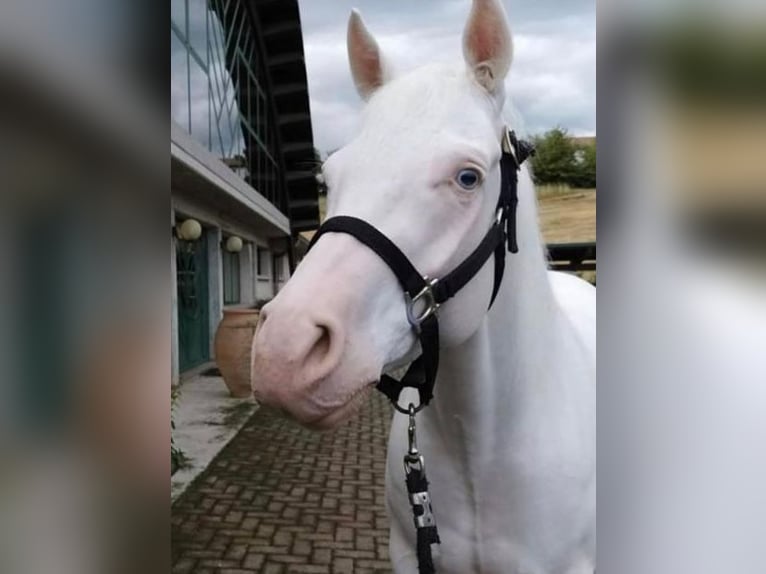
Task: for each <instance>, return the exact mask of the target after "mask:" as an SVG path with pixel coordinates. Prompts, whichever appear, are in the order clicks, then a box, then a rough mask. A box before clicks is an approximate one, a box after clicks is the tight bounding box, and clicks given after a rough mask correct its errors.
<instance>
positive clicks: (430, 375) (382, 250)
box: [309, 130, 534, 414]
mask: <svg viewBox="0 0 766 574" xmlns="http://www.w3.org/2000/svg"><path fill="white" fill-rule="evenodd" d="M532 154H534V148H533V147H532V145H531V144H529V143H527V142H525V141H519V140H517V139H516V135H515V134H514V132H513V131H509V130H504V134H503V141H502V157H501V159H500V172H501V178H502V179H501V183H500V197H499V198H498V202H497V209H496V214H495V219H494V220H493V222H492V224H491V226H490V228H489V231H487V234H486V235H485V236H484V238H483V239H482V240H481V242H480V243H479V245H478V246H477V247H476V249H474V250H473V252H472V253H471V254H470V255H469V256H468V257H466V258H465V259H464V260H463V262H462V263H460V265H458V266H457V267H456V268H455V269H453V270H452V271H451V272H449V273H447V274H446V275H444V276H443V277H441V278H438V279H431V278H429V277H426V276H424V275H421V274H420V273H419V272H418V270H417V269H415V267H414V265H412V263H411V262H410V260H409V259H408V258H407V256H406V255H405V254H404V253H403V252H402V251H401V249H399V248H398V247H397V246H396V245H395V244H394V243H393V242H392V241H391V240H390V239H389V238H388V237H386V236H385V235H384V234H383V233H381V232H380V231H378V230H377V229H376V228H375V227H373V226H372V225H370V224H369V223H367V222H366V221H364V220H362V219H358V218H356V217H351V216H348V215H339V216H336V217H331V218H330V219H328V220H327V221H325V222H324V223H323V224H322V225H321V227H320V228H319V230H318V231H317V232H316V234H315V235H314V237H313V238H312V240H311V243H310V244H309V249H311V248H312V247H313V246H314V245H315V244H316V242H317V241H318V240H319V238H320V237H321V236H322V235H324V234H325V233H347V234H348V235H351V236H353V237H354V238H356V239H357V240H358V241H360V242H361V243H364V244H365V245H366V246H367V247H369V248H370V249H371V250H372V251H374V252H375V253H376V254H377V255H378V257H380V258H381V259H382V260H383V261H384V262H385V263H386V265H388V266H389V268H390V269H391V271H393V272H394V274H395V275H396V278H397V279H398V280H399V284H400V285H401V286H402V289H403V290H404V294H405V299H406V302H407V308H406V309H407V319H408V320H409V322H410V325H412V328H413V329H414V331H415V332H416V333H417V335H418V337H419V339H420V346H421V349H422V353H421V355H420V356H419V357H418V358H417V359H415V360H414V361H413V362H412V364H411V365H410V368H409V369H408V370H407V372H406V373H405V375H404V376H403V377H402V379H401V380H396V379H394V378H393V377H391V376H389V375H386V374H383V375H381V378H380V381H379V382H378V385H377V388H378V390H379V391H381V392H382V393H383V394H384V395H386V396H387V397H388V398H389V399H390V400H391V402H392V403H393V405H394V407H396V409H397V410H398V411H399V412H401V413H404V414H411V411H410V410H408V409H405V408H403V407H401V406H400V405H399V403H398V400H399V395H400V394H401V392H402V390H403V389H404V388H405V387H412V388H415V389H417V390H418V394H419V396H420V404H419V405H418V406H417V407H415V412H418V411H419V410H421V409H422V408H423V407H424V406H426V405H427V404H428V403H429V402H430V401H431V399H432V398H433V390H434V384H435V382H436V373H437V371H438V368H439V323H438V319H437V312H438V310H439V307H440V306H441V305H442V304H443V303H444V302H445V301H447V300H449V299H450V298H452V297H454V296H455V294H456V293H457V292H458V291H460V289H462V288H463V287H465V286H466V285H467V284H468V282H469V281H470V280H471V279H473V278H474V276H475V275H476V274H477V273H478V272H479V270H480V269H481V268H482V267H483V266H484V264H485V263H486V262H487V260H488V259H489V258H490V257H491V256H492V254H494V255H495V282H494V286H493V288H492V298H491V300H490V304H489V306H490V307H492V303H494V301H495V297H497V293H498V291H499V290H500V284H501V283H502V280H503V273H504V271H505V251H506V246H507V249H508V251H510V252H511V253H516V252H518V245H517V244H516V205H517V204H518V181H519V180H518V172H519V170H520V169H521V164H522V163H524V161H525V160H526V159H527V158H528V157H529V156H530V155H532ZM421 302H422V304H421ZM420 305H422V306H423V308H422V310H420V311H416V307H417V306H420Z"/></svg>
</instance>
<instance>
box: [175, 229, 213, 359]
mask: <svg viewBox="0 0 766 574" xmlns="http://www.w3.org/2000/svg"><path fill="white" fill-rule="evenodd" d="M176 274H177V277H176V280H177V283H178V362H179V369H180V371H181V372H183V371H186V370H188V369H191V368H192V367H196V366H197V365H200V364H202V363H204V362H206V361H208V360H210V324H209V309H208V295H207V292H208V289H207V287H208V268H207V241H206V237H205V234H204V233H203V234H202V236H201V237H200V238H199V239H198V240H197V241H182V240H180V239H179V240H178V241H177V243H176Z"/></svg>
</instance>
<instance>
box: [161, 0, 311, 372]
mask: <svg viewBox="0 0 766 574" xmlns="http://www.w3.org/2000/svg"><path fill="white" fill-rule="evenodd" d="M170 42H171V99H172V103H171V115H172V127H171V163H172V167H171V199H172V203H171V227H172V229H173V233H172V234H171V235H172V243H173V254H174V255H173V257H172V262H171V265H172V275H173V280H174V281H173V315H172V337H173V343H172V349H173V360H172V365H173V367H172V369H173V380H174V382H175V381H177V379H178V376H179V374H180V373H183V372H184V371H187V370H189V369H191V368H194V367H196V366H199V365H200V364H203V363H205V362H207V361H209V360H211V359H213V358H214V356H213V346H212V345H213V335H214V333H215V330H216V328H217V326H218V322H219V320H220V318H221V316H222V311H223V309H224V308H225V307H228V306H252V305H254V304H256V302H261V301H264V300H267V299H270V298H271V297H273V296H274V294H275V293H276V291H278V290H279V288H280V287H281V286H282V285H283V284H284V282H285V281H286V280H287V278H288V277H289V275H290V272H291V270H292V269H293V267H294V264H295V253H296V246H299V245H298V244H299V243H300V242H301V241H304V240H303V239H302V238H301V237H300V235H299V234H300V233H301V232H303V231H307V230H310V229H315V228H316V227H317V226H318V223H319V212H318V207H317V206H318V197H317V185H318V184H317V181H316V179H315V177H314V169H313V168H314V164H315V156H314V144H313V135H312V130H311V117H310V112H309V99H308V88H307V80H306V70H305V63H304V54H303V39H302V34H301V22H300V15H299V11H298V3H297V0H172V2H171V30H170Z"/></svg>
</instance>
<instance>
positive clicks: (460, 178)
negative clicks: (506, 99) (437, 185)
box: [455, 169, 481, 190]
mask: <svg viewBox="0 0 766 574" xmlns="http://www.w3.org/2000/svg"><path fill="white" fill-rule="evenodd" d="M455 179H456V181H457V183H458V185H459V186H460V187H462V188H463V189H466V190H474V189H476V188H477V187H478V186H479V184H480V183H481V174H480V173H479V172H478V171H476V170H475V169H461V170H460V171H459V172H458V174H457V177H456V178H455Z"/></svg>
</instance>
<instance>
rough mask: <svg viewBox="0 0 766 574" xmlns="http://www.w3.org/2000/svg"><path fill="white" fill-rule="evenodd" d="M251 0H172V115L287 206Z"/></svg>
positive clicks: (257, 186)
mask: <svg viewBox="0 0 766 574" xmlns="http://www.w3.org/2000/svg"><path fill="white" fill-rule="evenodd" d="M255 32H256V28H255V26H254V22H253V21H252V15H251V13H250V11H249V10H248V8H247V3H246V1H245V0H171V22H170V48H171V50H170V63H171V115H172V119H173V120H174V121H175V122H176V123H178V124H179V125H180V126H181V127H183V128H184V129H185V130H186V131H187V132H189V133H190V134H191V135H192V137H194V139H195V140H197V141H198V142H199V143H201V144H202V145H203V146H205V148H207V149H208V150H209V151H211V152H212V153H214V154H215V155H216V156H218V157H219V158H220V159H221V160H222V161H223V162H224V163H225V164H227V165H228V166H229V168H231V169H232V170H233V171H234V172H235V173H237V175H239V176H240V177H241V178H243V179H244V180H245V181H246V182H247V183H248V184H250V185H251V186H252V187H254V188H255V189H256V190H257V191H258V192H259V193H261V194H262V195H264V196H265V197H266V198H267V199H268V200H269V201H270V202H271V203H273V204H274V205H276V206H277V208H279V209H280V210H281V211H282V212H286V209H287V205H286V200H285V194H284V193H283V189H282V188H283V183H282V175H281V170H280V161H279V151H278V148H277V138H276V131H275V126H274V115H273V110H272V103H271V99H270V96H269V94H268V92H267V86H268V82H267V80H266V78H265V76H264V73H265V72H264V67H265V62H264V61H263V57H262V53H261V50H260V47H259V42H258V38H257V37H256V35H255Z"/></svg>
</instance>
